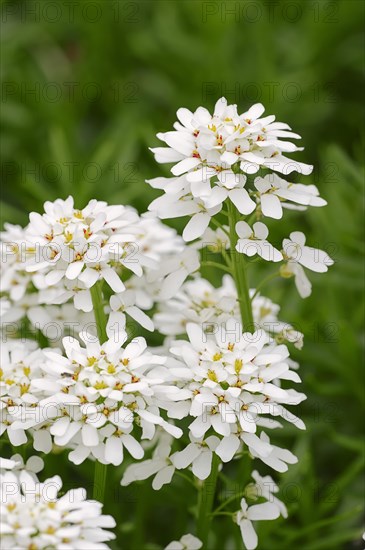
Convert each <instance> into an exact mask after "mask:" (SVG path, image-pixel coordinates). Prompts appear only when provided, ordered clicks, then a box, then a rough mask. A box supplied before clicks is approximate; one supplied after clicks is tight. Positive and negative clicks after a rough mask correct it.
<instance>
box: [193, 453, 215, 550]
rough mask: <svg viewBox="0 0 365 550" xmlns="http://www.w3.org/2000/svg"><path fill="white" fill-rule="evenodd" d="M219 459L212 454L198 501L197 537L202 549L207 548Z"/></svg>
mask: <svg viewBox="0 0 365 550" xmlns="http://www.w3.org/2000/svg"><path fill="white" fill-rule="evenodd" d="M218 468H219V458H218V456H217V455H216V454H214V453H213V459H212V471H211V472H210V475H209V477H208V478H207V479H206V480H205V481H204V483H203V485H202V487H201V489H200V492H199V499H198V522H197V537H198V538H199V539H200V540H201V541H202V543H203V548H204V549H207V548H208V537H209V532H210V524H211V521H212V515H211V514H212V508H213V503H214V495H215V490H216V485H217V479H218Z"/></svg>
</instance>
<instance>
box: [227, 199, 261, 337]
mask: <svg viewBox="0 0 365 550" xmlns="http://www.w3.org/2000/svg"><path fill="white" fill-rule="evenodd" d="M240 217H241V215H240V213H239V212H238V210H237V208H236V207H235V205H234V204H233V203H232V202H230V201H229V202H228V219H229V238H230V243H231V261H232V271H233V277H234V280H235V283H236V289H237V294H238V302H239V305H240V312H241V319H242V327H243V329H244V330H245V331H249V332H253V331H254V330H255V327H254V322H253V315H252V307H251V300H250V288H249V285H248V279H247V264H246V261H245V257H244V255H243V254H241V253H239V252H238V251H237V250H236V244H237V241H238V236H237V233H236V223H237V222H238V221H239V220H240Z"/></svg>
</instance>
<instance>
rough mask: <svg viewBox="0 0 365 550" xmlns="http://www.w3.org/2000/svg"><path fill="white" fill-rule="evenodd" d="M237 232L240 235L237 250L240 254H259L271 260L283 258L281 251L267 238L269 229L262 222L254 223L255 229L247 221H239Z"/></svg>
mask: <svg viewBox="0 0 365 550" xmlns="http://www.w3.org/2000/svg"><path fill="white" fill-rule="evenodd" d="M236 232H237V235H238V237H239V239H238V241H237V244H236V250H237V252H239V253H240V254H246V255H247V256H254V255H255V254H258V255H259V256H261V258H263V259H264V260H267V261H271V262H280V260H282V259H283V256H282V254H281V252H279V250H277V249H276V248H274V247H273V245H272V244H270V243H269V241H268V240H267V236H268V235H269V230H268V229H267V227H266V225H265V224H263V223H262V222H256V223H254V224H253V229H251V227H250V226H249V225H248V223H246V222H243V221H240V222H237V223H236Z"/></svg>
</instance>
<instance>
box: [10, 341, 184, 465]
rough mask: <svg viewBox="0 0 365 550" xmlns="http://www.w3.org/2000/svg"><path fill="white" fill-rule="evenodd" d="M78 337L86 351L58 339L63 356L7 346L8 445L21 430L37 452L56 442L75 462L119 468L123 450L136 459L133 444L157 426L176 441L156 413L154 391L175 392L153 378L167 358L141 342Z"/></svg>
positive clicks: (21, 438) (17, 441) (20, 438)
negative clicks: (94, 461)
mask: <svg viewBox="0 0 365 550" xmlns="http://www.w3.org/2000/svg"><path fill="white" fill-rule="evenodd" d="M81 338H83V339H84V341H85V344H86V345H85V347H82V346H80V343H79V341H78V340H76V339H74V338H70V337H66V338H64V340H63V345H64V348H65V351H66V356H62V355H61V354H60V353H58V352H57V351H54V350H47V349H43V350H40V349H35V350H34V351H33V352H32V353H30V350H29V346H22V345H21V343H19V342H16V341H12V342H10V343H9V344H8V345H7V347H8V348H10V350H9V351H8V353H9V354H10V358H8V360H7V362H5V365H4V372H3V373H2V382H1V385H2V396H1V404H2V411H1V414H2V417H1V421H2V422H1V425H2V431H5V430H6V429H7V432H8V435H9V439H10V442H11V443H12V444H13V445H15V446H17V445H21V444H22V443H24V442H26V441H27V436H26V433H25V430H31V431H32V434H33V438H34V447H35V449H37V450H41V451H43V452H46V453H48V452H50V451H51V449H52V442H54V443H55V444H56V445H58V446H59V447H62V448H65V447H67V448H71V449H72V451H71V452H70V455H69V458H70V460H71V461H72V462H74V463H76V464H80V463H81V462H83V461H84V460H85V459H86V458H88V457H89V456H93V457H94V458H96V459H97V460H98V461H99V462H102V463H104V464H106V463H111V464H115V465H118V464H121V463H122V461H123V455H124V453H123V449H124V448H126V449H127V450H128V451H129V453H130V454H131V455H132V456H133V457H134V458H136V459H137V458H138V459H140V458H142V457H143V454H144V451H143V448H142V447H141V445H140V443H139V439H152V438H153V436H154V434H155V428H156V426H161V427H162V428H163V429H164V430H166V431H167V432H168V433H170V434H172V435H173V436H174V437H180V436H181V434H182V431H181V429H180V428H178V427H176V426H174V425H172V424H170V423H168V422H166V420H164V419H163V417H162V416H161V415H160V410H159V406H158V405H159V401H158V399H157V398H156V395H155V394H156V390H155V388H156V387H157V385H158V386H159V391H160V392H163V391H165V392H170V391H171V392H174V388H173V387H169V386H166V385H164V380H163V379H162V378H161V377H160V375H159V373H158V372H157V373H156V374H155V370H156V366H158V365H161V364H163V363H165V362H166V358H164V357H159V356H156V355H152V354H151V353H150V352H148V351H147V350H146V342H145V340H144V339H143V338H135V339H134V340H133V341H132V342H131V343H129V344H128V345H126V346H125V348H123V347H121V345H120V343H115V342H113V341H111V340H109V341H107V342H106V343H105V344H103V345H100V344H99V342H98V341H97V340H96V339H95V338H93V339H92V341H90V337H89V335H84V334H81ZM162 388H163V389H162ZM132 432H133V433H132Z"/></svg>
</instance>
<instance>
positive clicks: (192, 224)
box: [183, 212, 210, 242]
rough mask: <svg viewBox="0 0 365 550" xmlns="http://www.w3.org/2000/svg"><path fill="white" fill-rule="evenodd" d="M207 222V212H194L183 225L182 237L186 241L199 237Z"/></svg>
mask: <svg viewBox="0 0 365 550" xmlns="http://www.w3.org/2000/svg"><path fill="white" fill-rule="evenodd" d="M209 222H210V216H209V214H207V213H203V212H199V213H198V214H195V215H194V216H193V217H192V218H191V219H190V220H189V222H188V224H187V225H186V226H185V229H184V231H183V239H184V240H185V241H187V242H188V241H193V240H194V239H197V238H198V237H201V236H202V235H203V233H204V231H205V230H206V228H207V227H208V225H209Z"/></svg>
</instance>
